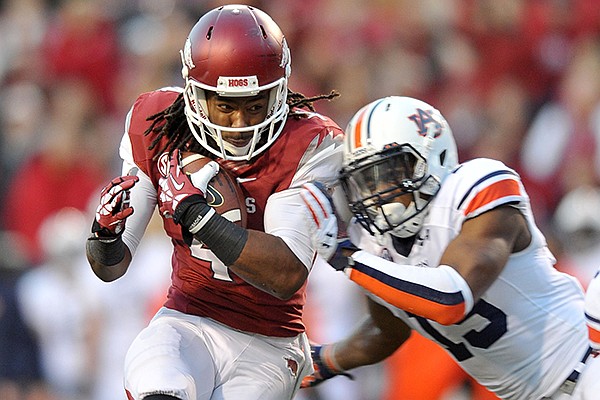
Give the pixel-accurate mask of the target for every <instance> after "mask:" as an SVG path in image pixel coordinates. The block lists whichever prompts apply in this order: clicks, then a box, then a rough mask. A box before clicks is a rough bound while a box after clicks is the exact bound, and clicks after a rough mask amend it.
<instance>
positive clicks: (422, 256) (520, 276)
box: [349, 159, 588, 400]
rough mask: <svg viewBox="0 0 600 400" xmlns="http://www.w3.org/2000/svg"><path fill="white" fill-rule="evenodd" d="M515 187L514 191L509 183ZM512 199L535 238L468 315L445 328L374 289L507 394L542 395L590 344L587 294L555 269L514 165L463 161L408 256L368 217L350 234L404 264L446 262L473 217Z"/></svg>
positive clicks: (498, 391)
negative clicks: (370, 229) (365, 225)
mask: <svg viewBox="0 0 600 400" xmlns="http://www.w3.org/2000/svg"><path fill="white" fill-rule="evenodd" d="M507 185H508V186H511V190H510V191H507V190H503V187H507ZM509 192H510V193H509ZM515 193H518V195H517V194H515ZM507 203H511V204H514V205H515V207H517V208H518V209H519V210H520V211H521V212H522V213H523V215H524V216H525V218H526V219H527V222H528V225H529V228H530V231H531V233H532V240H531V243H530V245H529V246H528V247H527V248H526V249H525V250H523V251H521V252H519V253H515V254H512V255H511V256H510V258H509V259H508V262H507V264H506V266H505V267H504V269H503V271H502V273H501V274H500V275H499V276H498V278H497V279H496V281H495V282H494V283H493V284H492V286H491V287H490V288H489V289H488V290H487V291H486V292H485V293H484V294H483V295H482V296H481V298H480V299H479V300H478V301H477V302H476V303H475V305H474V306H473V308H472V310H471V311H470V312H469V313H468V314H467V316H466V317H465V318H464V319H463V320H462V321H461V322H459V323H457V324H454V325H441V324H439V323H437V322H435V321H432V320H428V319H425V318H422V317H419V316H416V315H413V314H410V313H407V312H405V311H403V310H401V309H398V308H396V307H394V306H391V305H390V304H387V303H386V302H384V301H383V300H381V299H380V298H378V297H377V296H375V295H373V294H372V293H368V295H369V296H370V297H371V298H373V299H374V300H375V301H377V302H379V303H381V304H383V305H384V306H386V307H387V308H389V309H390V310H391V311H392V312H393V313H394V315H396V316H397V317H399V318H401V319H402V320H403V321H405V322H406V323H407V324H408V325H409V326H411V327H412V328H414V329H416V330H417V331H418V332H419V333H421V334H423V335H424V336H426V337H428V338H430V339H432V340H434V341H435V342H437V343H439V344H440V345H441V346H442V347H444V348H445V349H447V351H448V352H449V353H450V354H451V355H452V356H453V357H454V358H455V359H456V360H457V361H458V362H459V363H460V365H461V366H462V367H463V368H464V369H465V370H466V371H467V372H468V373H469V374H470V375H471V376H473V377H474V378H475V379H477V381H479V382H480V383H481V384H483V385H485V386H486V387H487V388H489V389H490V390H491V391H494V392H495V393H496V394H497V395H498V396H500V397H501V398H504V399H515V400H516V399H528V400H530V399H539V398H542V397H544V396H548V395H550V394H552V393H553V392H554V391H556V389H557V388H558V387H559V386H560V385H561V383H562V382H564V381H565V379H566V378H567V377H568V376H569V374H570V373H571V372H572V371H573V368H574V367H575V366H576V365H577V364H578V362H579V361H580V359H581V358H582V356H583V354H584V353H585V351H586V350H587V347H588V344H587V332H586V326H585V321H584V314H583V304H584V303H583V291H582V288H581V286H580V285H579V283H578V282H577V281H576V280H575V279H574V278H573V277H571V276H569V275H566V274H564V273H561V272H559V271H557V270H556V269H555V268H554V266H553V264H554V263H555V259H554V257H553V256H552V254H551V253H550V251H549V249H548V248H547V245H546V241H545V239H544V237H543V235H542V233H541V232H540V231H539V229H538V228H537V227H536V225H535V222H534V218H533V214H532V211H531V207H530V203H529V198H528V196H527V194H526V192H525V190H524V188H523V185H522V183H521V181H520V178H519V176H518V175H517V174H516V173H515V172H514V171H513V170H511V169H509V168H508V167H506V166H505V165H504V164H503V163H501V162H499V161H494V160H489V159H476V160H472V161H468V162H466V163H464V164H462V165H460V166H459V167H458V168H457V169H456V170H455V171H454V172H453V173H452V174H450V175H449V176H448V177H447V178H446V179H445V180H444V182H443V184H442V186H441V189H440V191H439V193H438V194H437V196H436V197H435V198H434V200H433V201H432V204H431V208H430V211H429V214H428V216H427V217H426V219H425V221H424V225H423V227H422V229H421V231H420V233H419V234H418V237H417V238H416V240H415V243H414V244H413V245H412V247H411V248H410V250H409V253H408V254H407V256H406V257H405V256H403V255H401V254H399V253H398V251H397V250H396V249H395V248H394V245H393V243H392V238H391V236H390V235H385V236H383V237H379V238H375V237H373V236H371V235H369V234H368V233H367V232H366V231H365V230H364V229H362V228H361V227H360V225H359V224H353V225H351V227H350V229H349V235H350V239H351V240H352V242H353V243H355V244H357V245H358V247H360V248H361V249H363V250H366V251H367V252H369V253H372V254H376V255H379V256H381V257H383V258H386V259H388V260H392V261H394V262H395V263H398V264H410V265H415V266H421V267H423V268H436V267H437V266H438V264H439V261H440V259H441V257H442V254H443V253H444V251H445V249H446V248H447V246H448V244H449V243H450V241H451V240H452V239H454V238H455V237H456V236H457V235H458V234H459V232H460V231H461V229H462V224H463V222H464V221H465V220H467V219H470V218H474V217H477V216H478V215H480V214H482V213H484V212H486V211H489V210H490V209H493V208H495V207H498V206H499V205H502V204H507Z"/></svg>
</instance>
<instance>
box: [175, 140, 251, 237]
mask: <svg viewBox="0 0 600 400" xmlns="http://www.w3.org/2000/svg"><path fill="white" fill-rule="evenodd" d="M209 161H210V158H208V157H204V156H201V155H200V154H197V153H192V152H189V151H183V152H181V169H182V170H183V172H185V173H186V174H192V173H194V172H196V171H199V170H200V169H201V168H202V167H203V166H205V165H206V164H207V163H208V162H209ZM244 199H245V196H244V192H243V191H242V188H241V187H240V185H239V184H238V182H237V181H236V179H235V177H234V176H233V175H231V174H230V173H229V172H227V171H226V170H225V169H223V167H221V168H219V173H218V174H217V175H216V176H215V177H214V178H212V179H211V180H210V182H209V184H208V190H207V193H206V200H207V202H208V205H209V206H211V207H213V208H214V209H215V211H216V212H218V213H219V214H220V215H222V216H223V217H225V218H227V219H228V220H230V221H231V222H234V223H235V224H237V225H239V226H241V227H242V228H245V227H246V222H247V214H246V206H245V201H244Z"/></svg>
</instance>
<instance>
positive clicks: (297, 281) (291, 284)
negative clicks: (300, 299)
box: [272, 267, 308, 301]
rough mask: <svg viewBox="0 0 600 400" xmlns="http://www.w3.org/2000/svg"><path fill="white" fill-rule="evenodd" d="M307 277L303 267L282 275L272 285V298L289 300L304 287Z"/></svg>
mask: <svg viewBox="0 0 600 400" xmlns="http://www.w3.org/2000/svg"><path fill="white" fill-rule="evenodd" d="M307 277H308V271H307V270H306V268H304V267H302V268H301V269H298V270H297V271H292V272H289V271H288V272H287V273H282V274H281V275H280V276H279V277H278V278H276V281H275V282H274V283H273V286H272V287H273V290H272V294H273V296H275V297H277V298H278V299H279V300H283V301H286V300H289V299H290V298H292V296H294V294H296V292H298V290H300V289H301V288H302V286H304V283H305V282H306V278H307Z"/></svg>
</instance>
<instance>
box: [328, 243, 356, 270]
mask: <svg viewBox="0 0 600 400" xmlns="http://www.w3.org/2000/svg"><path fill="white" fill-rule="evenodd" d="M359 250H360V249H359V248H358V247H356V246H355V245H354V244H352V242H351V241H350V240H349V239H345V240H342V241H341V242H338V245H337V249H336V250H335V253H334V254H333V256H332V257H331V259H330V260H329V261H328V262H329V265H331V266H332V267H333V268H335V270H337V271H343V270H344V269H345V268H346V267H348V266H352V265H354V260H352V258H350V256H351V255H352V254H353V253H354V252H356V251H359Z"/></svg>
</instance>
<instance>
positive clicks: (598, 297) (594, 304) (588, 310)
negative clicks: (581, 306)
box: [585, 271, 600, 350]
mask: <svg viewBox="0 0 600 400" xmlns="http://www.w3.org/2000/svg"><path fill="white" fill-rule="evenodd" d="M585 319H586V322H587V326H588V333H589V338H590V346H591V347H592V348H594V349H596V350H600V271H599V272H596V276H595V277H594V279H592V281H591V282H590V284H589V285H588V288H587V291H586V293H585Z"/></svg>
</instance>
